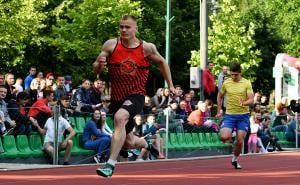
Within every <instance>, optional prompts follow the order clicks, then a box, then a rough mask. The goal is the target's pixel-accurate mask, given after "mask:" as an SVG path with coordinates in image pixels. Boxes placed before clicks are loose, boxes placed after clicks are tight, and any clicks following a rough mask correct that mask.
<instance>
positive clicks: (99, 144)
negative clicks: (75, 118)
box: [82, 110, 112, 163]
mask: <svg viewBox="0 0 300 185" xmlns="http://www.w3.org/2000/svg"><path fill="white" fill-rule="evenodd" d="M111 136H112V135H111V133H109V132H108V131H106V129H105V122H104V120H103V118H102V116H101V112H100V110H95V111H94V113H93V117H92V119H91V120H89V121H88V122H87V123H86V125H85V127H84V130H83V137H82V140H83V146H84V148H85V149H89V150H95V151H96V152H97V155H96V156H95V157H94V160H95V161H96V163H100V162H106V161H107V159H108V157H109V154H110V143H111Z"/></svg>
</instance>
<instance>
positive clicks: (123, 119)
mask: <svg viewBox="0 0 300 185" xmlns="http://www.w3.org/2000/svg"><path fill="white" fill-rule="evenodd" d="M127 122H128V117H127V116H126V115H124V114H116V115H115V117H114V125H115V127H120V126H121V127H125V125H126V123H127Z"/></svg>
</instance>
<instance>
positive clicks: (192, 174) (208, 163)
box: [0, 152, 300, 185]
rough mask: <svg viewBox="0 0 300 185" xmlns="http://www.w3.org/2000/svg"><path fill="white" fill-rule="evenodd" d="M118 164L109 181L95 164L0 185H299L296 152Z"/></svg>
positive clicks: (2, 176)
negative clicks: (235, 159)
mask: <svg viewBox="0 0 300 185" xmlns="http://www.w3.org/2000/svg"><path fill="white" fill-rule="evenodd" d="M230 160H231V158H229V157H211V158H205V159H204V158H194V159H188V160H184V159H180V160H165V161H160V162H142V163H137V162H136V163H122V164H118V166H117V169H116V170H115V174H114V175H113V177H112V178H102V177H99V176H97V175H96V173H95V169H96V168H97V167H98V166H96V165H82V166H68V167H60V168H49V169H30V170H17V171H0V185H4V184H5V185H21V184H22V185H41V184H42V185H56V184H62V185H69V184H70V185H79V184H80V185H82V184H86V185H95V184H101V185H111V184H113V185H198V184H199V185H215V184H218V185H219V184H221V185H246V184H251V185H259V184H263V185H296V184H297V185H299V184H300V152H282V153H272V154H265V155H244V156H241V157H240V162H241V165H242V167H243V169H242V170H235V169H233V168H232V166H231V164H230Z"/></svg>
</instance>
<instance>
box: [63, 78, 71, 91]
mask: <svg viewBox="0 0 300 185" xmlns="http://www.w3.org/2000/svg"><path fill="white" fill-rule="evenodd" d="M71 84H72V77H71V76H70V75H66V76H65V85H64V86H65V89H66V91H67V95H68V96H71V95H72V85H71Z"/></svg>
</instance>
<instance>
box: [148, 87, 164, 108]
mask: <svg viewBox="0 0 300 185" xmlns="http://www.w3.org/2000/svg"><path fill="white" fill-rule="evenodd" d="M165 101H166V97H165V96H164V89H163V88H158V89H157V91H156V94H155V95H154V96H153V97H152V98H151V104H152V105H153V108H152V111H153V112H157V113H159V112H161V111H162V110H163V109H164V108H166V107H164V102H165Z"/></svg>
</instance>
